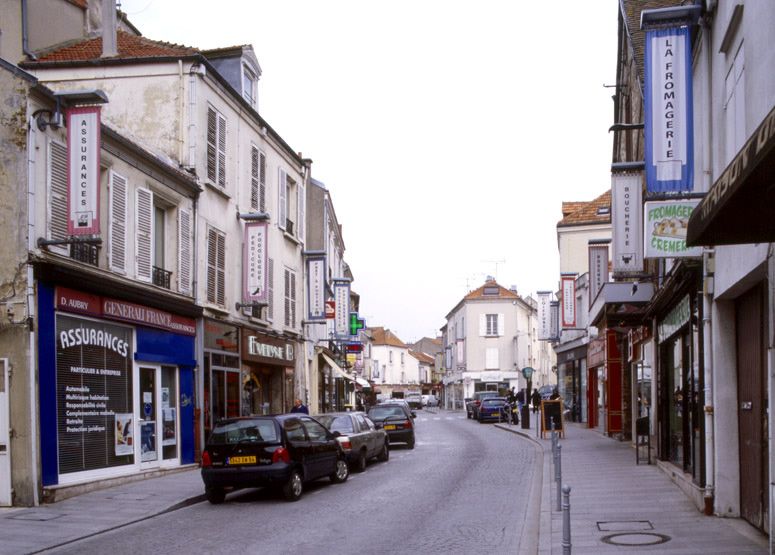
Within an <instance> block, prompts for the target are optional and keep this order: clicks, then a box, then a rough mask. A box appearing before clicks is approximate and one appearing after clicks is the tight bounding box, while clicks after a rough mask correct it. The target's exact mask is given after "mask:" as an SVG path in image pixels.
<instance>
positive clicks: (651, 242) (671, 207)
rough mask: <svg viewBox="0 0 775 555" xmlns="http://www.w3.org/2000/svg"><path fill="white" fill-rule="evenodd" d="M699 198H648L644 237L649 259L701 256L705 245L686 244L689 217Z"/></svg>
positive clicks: (645, 209)
mask: <svg viewBox="0 0 775 555" xmlns="http://www.w3.org/2000/svg"><path fill="white" fill-rule="evenodd" d="M699 202H700V201H699V200H698V199H684V200H664V201H648V202H646V203H645V205H644V222H643V223H644V225H645V229H644V231H643V236H644V240H645V244H644V251H645V252H644V255H645V257H646V258H689V257H699V256H702V247H687V246H686V231H687V229H688V227H689V217H690V216H691V215H692V212H693V211H694V209H695V208H696V207H697V204H699Z"/></svg>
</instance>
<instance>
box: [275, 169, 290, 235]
mask: <svg viewBox="0 0 775 555" xmlns="http://www.w3.org/2000/svg"><path fill="white" fill-rule="evenodd" d="M277 198H278V199H279V201H278V202H279V204H278V206H277V225H279V226H280V229H282V230H284V229H285V226H286V221H287V220H288V174H286V173H285V170H284V169H282V168H280V169H279V179H278V180H277Z"/></svg>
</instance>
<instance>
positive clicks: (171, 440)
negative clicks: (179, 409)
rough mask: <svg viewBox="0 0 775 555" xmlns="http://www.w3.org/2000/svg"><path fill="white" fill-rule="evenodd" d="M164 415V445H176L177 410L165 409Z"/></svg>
mask: <svg viewBox="0 0 775 555" xmlns="http://www.w3.org/2000/svg"><path fill="white" fill-rule="evenodd" d="M161 413H162V418H163V420H162V423H163V427H162V440H161V444H162V445H175V443H176V442H177V437H176V433H175V408H174V407H165V408H163V409H161Z"/></svg>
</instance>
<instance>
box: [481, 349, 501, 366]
mask: <svg viewBox="0 0 775 555" xmlns="http://www.w3.org/2000/svg"><path fill="white" fill-rule="evenodd" d="M498 352H499V351H498V348H497V347H488V348H487V351H486V353H485V356H486V359H487V360H485V365H484V368H485V370H498V369H499V368H500V367H499V366H498V362H499V361H498Z"/></svg>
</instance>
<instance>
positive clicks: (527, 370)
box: [522, 366, 533, 430]
mask: <svg viewBox="0 0 775 555" xmlns="http://www.w3.org/2000/svg"><path fill="white" fill-rule="evenodd" d="M522 375H523V376H524V377H525V379H526V380H527V389H526V390H525V402H524V404H523V405H522V428H523V429H526V430H529V429H530V393H531V392H532V391H533V384H532V381H531V380H532V378H533V368H532V367H530V366H525V367H524V368H523V369H522Z"/></svg>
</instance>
